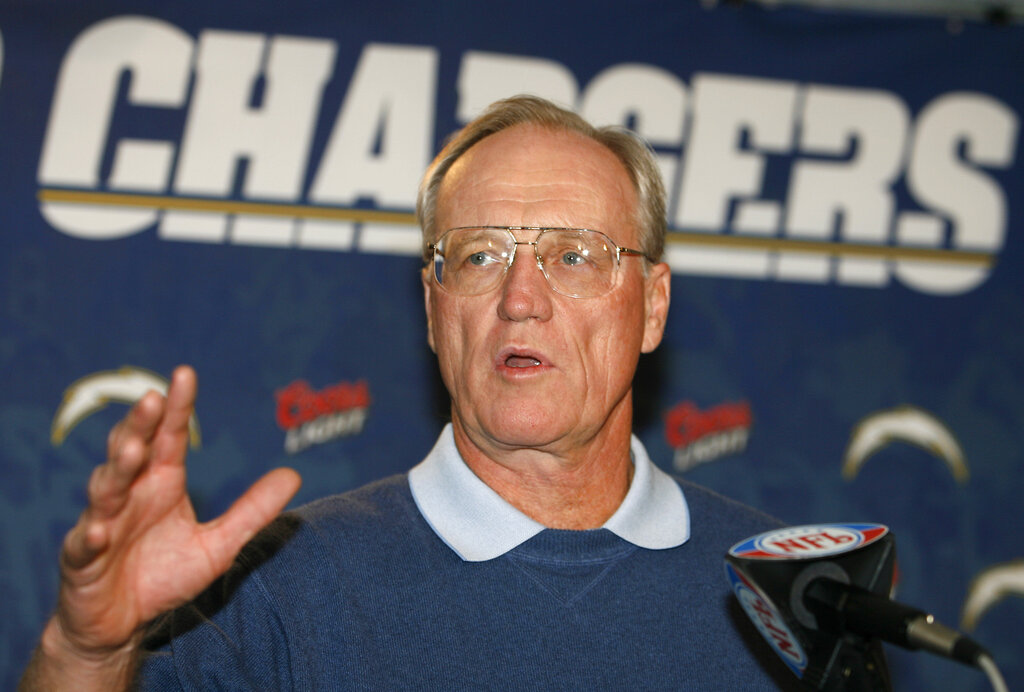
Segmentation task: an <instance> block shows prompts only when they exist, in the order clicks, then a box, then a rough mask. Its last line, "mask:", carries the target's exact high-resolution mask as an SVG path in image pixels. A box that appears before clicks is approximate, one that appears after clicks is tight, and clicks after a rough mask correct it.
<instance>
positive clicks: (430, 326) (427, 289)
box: [420, 265, 437, 353]
mask: <svg viewBox="0 0 1024 692" xmlns="http://www.w3.org/2000/svg"><path fill="white" fill-rule="evenodd" d="M430 269H431V268H430V265H427V266H425V267H423V269H422V271H420V280H421V281H422V282H423V308H424V309H425V310H426V312H427V344H428V345H429V346H430V350H431V351H433V352H434V353H437V347H436V346H435V345H434V310H433V309H432V308H431V301H430V298H431V295H432V291H433V290H434V281H433V277H432V276H431V275H430Z"/></svg>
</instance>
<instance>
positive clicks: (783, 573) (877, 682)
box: [725, 523, 987, 691]
mask: <svg viewBox="0 0 1024 692" xmlns="http://www.w3.org/2000/svg"><path fill="white" fill-rule="evenodd" d="M895 565H896V549H895V540H894V538H893V535H892V533H891V532H890V531H889V528H888V527H886V526H884V525H882V524H859V523H858V524H819V525H809V526H796V527H789V528H785V529H778V530H775V531H769V532H766V533H762V534H759V535H757V536H754V537H752V538H748V539H747V540H745V541H742V542H740V543H738V544H736V545H735V546H733V547H732V548H731V549H730V550H729V552H728V554H727V555H726V564H725V570H726V576H727V577H728V579H729V581H730V583H731V584H732V587H733V591H734V592H735V594H736V596H737V598H738V600H739V602H740V604H741V605H742V606H743V609H744V611H745V612H746V614H747V616H748V617H750V619H751V621H752V622H753V623H754V625H755V626H756V627H757V629H758V630H759V631H760V633H761V635H762V636H763V637H764V638H765V639H766V640H767V641H768V643H769V644H771V645H772V647H773V648H774V649H775V651H776V653H778V654H779V656H781V657H782V660H783V661H784V662H785V663H786V664H787V666H788V667H789V668H790V670H791V671H793V673H794V674H795V675H796V676H797V677H799V678H800V679H801V680H803V681H804V683H805V684H807V685H808V686H809V687H810V688H812V689H817V690H829V691H831V690H891V689H892V687H891V683H890V682H889V675H888V669H887V665H886V662H885V656H884V653H883V651H882V648H881V645H880V643H879V641H880V640H884V641H887V642H890V643H893V644H896V645H898V646H902V647H905V648H908V649H924V650H927V651H931V652H933V653H936V654H939V655H941V656H946V657H949V658H952V659H955V660H958V661H961V662H963V663H967V664H969V665H980V659H981V658H982V657H984V656H987V654H986V652H985V650H984V649H983V648H982V647H980V646H979V645H978V644H977V643H975V642H973V641H971V640H970V639H969V638H967V637H966V636H965V635H963V634H961V633H959V632H957V631H955V630H953V629H950V628H949V627H946V626H944V625H942V624H940V623H938V622H936V621H935V619H934V618H933V617H932V616H931V615H929V614H928V613H925V612H924V611H921V610H918V609H917V608H912V607H910V606H906V605H903V604H901V603H897V602H895V601H893V600H891V598H890V596H891V594H892V591H893V584H894V575H895Z"/></svg>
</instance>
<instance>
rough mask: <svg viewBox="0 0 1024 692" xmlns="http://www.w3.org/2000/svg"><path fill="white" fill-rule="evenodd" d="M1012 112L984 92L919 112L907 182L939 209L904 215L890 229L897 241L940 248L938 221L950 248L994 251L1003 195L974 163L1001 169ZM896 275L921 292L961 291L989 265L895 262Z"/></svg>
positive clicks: (1013, 132) (1012, 138) (1013, 130)
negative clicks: (931, 216)
mask: <svg viewBox="0 0 1024 692" xmlns="http://www.w3.org/2000/svg"><path fill="white" fill-rule="evenodd" d="M1017 132H1018V121H1017V116H1016V114H1015V113H1014V112H1013V111H1012V110H1010V109H1009V108H1008V107H1007V106H1006V105H1005V104H1003V103H1001V102H999V101H997V100H995V99H993V98H991V97H989V96H986V95H984V94H968V93H953V94H946V95H943V96H940V97H939V98H937V99H935V100H934V101H932V102H931V103H930V104H928V105H927V106H926V107H925V108H924V110H923V111H922V112H921V114H920V116H918V120H917V126H916V129H915V132H914V141H913V150H912V153H911V157H910V163H909V166H908V168H907V187H908V188H909V189H910V191H911V193H912V194H913V195H914V197H915V199H917V201H918V202H920V203H921V204H923V205H925V206H927V207H929V208H930V209H932V210H934V211H936V212H938V213H939V215H940V216H939V219H941V221H939V222H937V223H936V222H935V221H933V222H932V223H930V224H929V223H928V219H927V217H926V216H925V215H922V214H920V213H909V214H911V215H910V216H908V215H907V214H908V213H905V214H904V215H903V217H902V218H901V219H900V224H899V226H898V228H897V238H898V239H899V241H900V242H901V243H902V244H906V245H911V244H916V245H925V246H932V247H942V246H943V245H945V237H944V236H945V227H946V223H947V222H948V224H949V227H950V233H949V241H950V243H951V244H952V246H953V247H954V248H957V249H964V250H976V251H984V252H997V251H998V250H1000V249H1001V248H1002V246H1003V240H1004V235H1005V232H1006V198H1005V196H1004V195H1003V190H1002V188H1000V186H999V185H998V184H997V183H996V182H995V181H994V180H993V179H992V178H991V177H989V176H988V175H985V174H984V173H982V172H981V171H979V170H978V168H977V167H978V166H987V167H991V168H1005V167H1007V166H1009V165H1010V163H1011V162H1012V161H1013V152H1014V150H1015V149H1016V146H1017ZM895 271H896V274H897V275H898V276H899V277H900V279H901V280H903V281H904V282H905V283H906V284H908V285H910V286H912V287H914V288H916V289H918V290H921V291H925V292H928V293H943V294H945V293H962V292H964V291H969V290H971V289H972V288H974V287H975V286H977V285H978V284H979V283H981V282H982V281H983V280H984V279H985V278H987V276H988V274H989V269H988V267H973V266H960V267H954V266H929V265H928V264H925V263H923V262H909V261H906V262H899V263H897V265H896V269H895Z"/></svg>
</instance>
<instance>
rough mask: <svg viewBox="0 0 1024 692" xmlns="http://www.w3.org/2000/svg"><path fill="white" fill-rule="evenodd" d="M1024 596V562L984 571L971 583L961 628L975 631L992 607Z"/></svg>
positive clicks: (961, 618) (1019, 561)
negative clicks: (1005, 600) (1007, 599)
mask: <svg viewBox="0 0 1024 692" xmlns="http://www.w3.org/2000/svg"><path fill="white" fill-rule="evenodd" d="M1014 595H1016V596H1024V560H1013V561H1012V562H1004V563H1001V564H998V565H993V566H992V567H989V568H987V569H983V570H982V571H981V572H979V573H978V574H977V576H975V577H974V579H973V580H972V581H971V585H970V587H969V588H968V589H967V600H966V601H964V607H963V610H962V611H961V613H960V627H961V628H963V629H965V630H967V631H973V630H974V628H975V627H977V626H978V621H979V620H981V616H982V615H984V614H985V612H986V611H988V610H989V609H990V608H991V607H992V606H994V605H995V604H996V603H998V602H999V601H1001V600H1003V599H1004V598H1006V597H1007V596H1014Z"/></svg>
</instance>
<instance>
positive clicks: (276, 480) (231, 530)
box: [205, 468, 302, 569]
mask: <svg viewBox="0 0 1024 692" xmlns="http://www.w3.org/2000/svg"><path fill="white" fill-rule="evenodd" d="M301 485H302V479H301V477H300V476H299V474H298V473H296V472H295V471H294V470H292V469H289V468H279V469H274V470H273V471H270V472H269V473H267V474H266V475H265V476H263V477H262V478H260V479H259V480H258V481H256V482H255V483H254V484H253V485H252V486H251V487H250V488H249V489H248V490H247V491H246V492H245V494H244V495H242V496H241V497H240V498H238V499H237V500H235V502H234V504H232V505H231V507H229V508H228V510H227V511H226V512H225V513H224V514H223V515H221V516H220V517H218V518H217V519H214V520H213V521H211V522H209V523H208V524H206V527H205V528H206V532H207V533H206V536H205V542H206V549H207V551H208V554H209V555H210V558H211V561H212V562H214V563H215V564H216V565H218V568H219V569H226V567H227V565H228V564H229V563H230V562H231V561H232V560H233V559H234V558H235V555H237V554H238V551H239V550H241V549H242V546H243V545H245V544H246V542H247V541H248V540H249V539H250V538H252V537H253V536H254V535H255V534H256V532H258V531H259V530H260V529H262V528H263V527H265V526H266V525H267V524H269V523H270V522H271V521H272V520H273V519H274V517H276V516H277V515H278V514H280V513H281V510H283V509H284V508H285V506H286V505H287V504H288V502H289V501H290V500H291V499H292V497H294V496H295V493H296V492H298V490H299V487H300V486H301Z"/></svg>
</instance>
